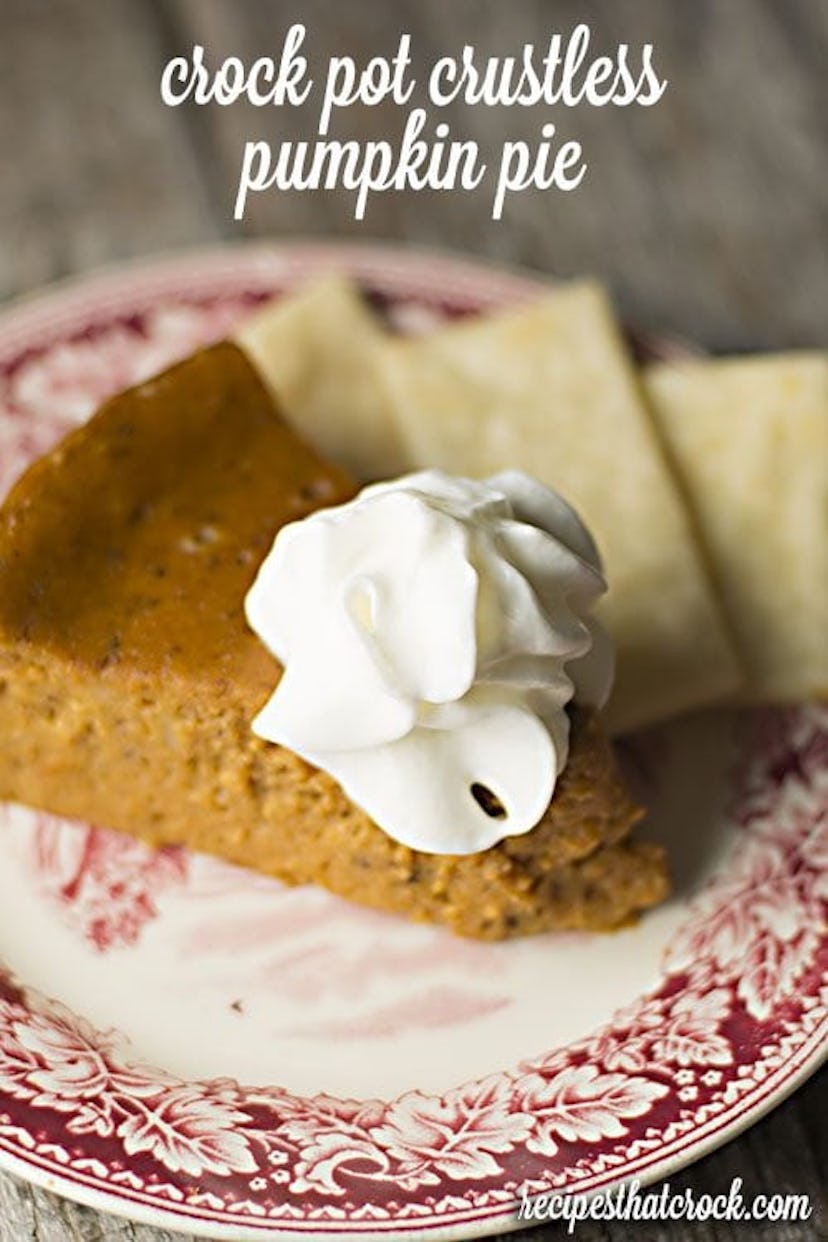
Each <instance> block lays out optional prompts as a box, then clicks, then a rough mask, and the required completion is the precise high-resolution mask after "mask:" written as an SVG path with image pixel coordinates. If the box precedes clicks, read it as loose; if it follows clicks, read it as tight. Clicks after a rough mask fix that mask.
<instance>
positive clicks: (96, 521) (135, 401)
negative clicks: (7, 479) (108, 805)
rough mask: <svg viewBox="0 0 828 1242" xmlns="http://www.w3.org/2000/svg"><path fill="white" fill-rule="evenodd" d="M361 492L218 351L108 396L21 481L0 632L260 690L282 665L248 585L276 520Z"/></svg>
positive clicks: (3, 561)
mask: <svg viewBox="0 0 828 1242" xmlns="http://www.w3.org/2000/svg"><path fill="white" fill-rule="evenodd" d="M353 491H354V486H353V484H352V482H351V480H350V479H349V477H348V476H347V475H346V474H345V473H344V472H343V471H341V470H339V469H337V468H335V467H333V466H330V465H328V464H327V463H325V462H323V461H322V460H321V459H320V458H319V457H318V456H317V455H316V453H315V452H314V451H313V450H312V449H311V448H310V447H308V446H307V445H305V444H303V443H302V441H301V440H299V439H298V437H297V436H296V435H295V434H294V433H293V431H291V430H290V428H289V427H288V426H287V424H286V423H284V422H283V421H282V420H281V419H280V418H279V416H278V414H277V413H276V411H275V408H274V404H273V401H272V398H271V396H270V395H269V393H268V391H267V390H266V389H265V387H264V385H263V384H262V382H261V381H260V379H259V377H258V375H257V374H256V372H255V371H254V369H253V367H252V366H251V365H250V363H249V362H248V361H247V359H246V358H245V356H244V355H243V354H242V353H241V351H240V350H238V349H237V348H236V347H235V346H233V345H230V344H221V345H216V346H214V347H213V348H211V349H207V350H205V351H203V352H202V353H199V354H196V355H194V356H193V357H191V358H189V359H187V361H185V362H182V363H181V364H180V365H178V366H176V367H173V368H172V369H171V370H169V371H167V372H165V373H164V374H163V375H161V376H158V377H157V378H156V379H153V380H151V381H150V382H148V383H146V384H143V385H141V386H140V387H137V388H133V389H131V390H130V391H128V392H125V393H122V394H120V395H119V396H117V397H114V398H113V399H112V400H110V401H108V402H107V403H106V404H105V405H104V406H103V407H102V408H101V409H100V410H99V412H98V413H97V414H96V415H95V416H94V417H93V418H92V419H91V420H90V422H88V423H87V424H86V425H85V426H83V427H81V428H79V429H78V430H77V431H75V432H73V433H72V434H71V435H69V436H68V437H67V438H66V439H65V440H64V441H63V442H62V443H61V444H60V445H59V446H58V447H57V448H56V449H55V450H54V451H53V452H52V453H50V454H48V455H47V456H46V457H44V458H43V459H41V460H40V461H39V462H37V463H36V464H35V465H34V466H33V467H32V468H31V469H30V470H29V471H28V472H27V473H26V474H25V475H24V476H23V478H22V479H21V480H20V481H19V482H18V484H17V485H16V487H15V488H14V489H13V490H12V493H11V495H10V496H9V498H8V500H7V501H6V504H5V505H4V506H3V509H2V510H0V638H2V639H3V640H4V641H6V642H9V641H11V642H14V643H18V644H19V643H22V644H24V645H26V644H28V643H31V644H34V645H36V647H37V648H38V649H39V650H40V651H46V652H52V653H55V654H56V655H59V656H62V657H68V658H70V659H71V660H72V661H73V662H78V663H80V664H81V665H83V666H88V667H89V669H90V671H92V670H94V671H95V672H96V673H101V672H104V671H106V672H107V673H108V674H109V675H112V674H115V675H117V673H116V670H118V669H119V670H120V671H121V672H122V673H128V672H130V671H137V670H140V672H141V674H142V675H144V674H146V675H148V676H150V677H156V678H157V677H158V676H159V675H160V676H162V677H163V676H165V675H167V676H171V677H177V676H179V675H181V676H183V677H185V678H187V679H188V680H191V679H193V678H195V679H196V680H197V681H203V680H206V682H208V683H209V684H210V685H211V686H213V687H214V688H219V689H229V688H230V687H231V686H238V687H243V688H245V689H246V694H247V695H251V696H252V698H255V699H257V700H258V699H261V697H262V694H263V693H264V692H265V691H266V690H267V689H272V687H273V683H274V672H275V667H274V662H273V661H272V660H271V658H270V657H269V656H268V654H267V653H266V652H265V650H264V648H263V647H262V646H261V644H260V642H259V640H258V639H257V638H256V637H255V636H254V635H253V634H252V633H251V632H250V631H249V630H248V628H247V626H246V623H245V620H244V614H243V602H244V597H245V594H246V592H247V590H248V588H249V586H250V584H251V582H252V580H253V578H254V576H255V573H256V570H257V568H258V566H259V564H260V562H261V561H262V560H263V558H264V556H265V555H266V553H267V551H268V550H269V548H270V545H271V543H272V541H273V537H274V535H275V532H276V531H277V530H278V528H279V527H280V526H282V525H283V524H284V523H286V522H288V521H291V520H293V519H295V518H299V517H302V516H304V515H305V514H307V513H309V512H310V511H311V510H313V509H316V508H319V507H320V506H321V505H327V504H334V503H338V502H339V501H341V500H345V499H347V498H349V497H350V496H351V495H352V494H353Z"/></svg>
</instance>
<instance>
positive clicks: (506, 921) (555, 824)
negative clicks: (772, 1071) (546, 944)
mask: <svg viewBox="0 0 828 1242" xmlns="http://www.w3.org/2000/svg"><path fill="white" fill-rule="evenodd" d="M352 491H353V485H352V483H351V480H350V478H349V477H348V476H347V475H346V474H345V473H344V472H343V471H341V470H340V469H339V468H335V467H333V466H330V465H327V464H325V463H324V462H323V461H322V460H321V459H320V458H319V457H318V456H317V455H316V453H315V452H314V451H313V450H312V449H310V448H308V447H306V446H305V444H304V443H303V442H302V441H301V440H300V439H299V438H298V437H297V436H296V435H295V434H294V433H293V432H292V431H291V429H290V428H289V427H288V426H287V424H286V423H285V422H283V421H282V420H281V419H280V418H279V417H278V415H277V414H276V412H275V409H274V405H273V402H272V399H271V397H270V395H269V393H268V392H267V390H266V389H265V387H264V385H263V384H262V382H261V381H260V379H259V378H258V376H257V375H256V373H255V371H254V369H253V368H252V366H251V365H250V363H249V362H248V361H247V360H246V359H245V357H244V356H243V354H242V353H241V352H240V351H239V350H238V349H237V348H235V347H234V346H232V345H229V344H225V345H219V346H215V347H213V348H212V349H210V350H207V351H205V352H204V353H202V354H199V355H196V356H194V357H193V358H191V359H189V360H188V361H186V362H184V363H182V364H180V365H179V366H177V367H175V368H173V369H172V370H171V371H168V372H167V373H165V374H164V375H162V376H160V377H158V378H156V379H154V380H152V381H151V382H149V383H147V384H145V385H143V386H141V387H139V388H136V389H133V390H131V391H129V392H126V393H124V394H122V395H120V396H118V397H116V398H114V399H113V400H112V401H110V402H108V403H107V404H106V405H105V406H104V407H103V408H102V409H101V410H100V412H99V413H98V414H97V415H96V416H95V417H94V418H93V419H92V420H91V421H90V422H89V423H88V424H87V425H86V426H84V427H83V428H80V429H78V430H77V431H75V432H73V433H72V434H71V435H70V436H69V437H68V438H67V439H66V440H65V441H64V442H63V443H62V444H61V445H60V446H59V447H58V448H57V449H56V450H55V451H53V452H52V453H50V454H49V455H48V456H47V457H45V458H44V459H42V460H41V461H40V462H38V463H37V464H36V465H35V466H33V467H32V468H31V469H30V470H29V471H28V473H27V474H26V475H24V477H23V478H22V479H21V480H20V481H19V482H18V484H17V485H16V487H15V488H14V489H13V491H12V493H11V495H10V496H9V498H8V499H7V501H6V503H5V505H4V506H3V508H2V510H0V736H2V738H3V745H2V749H1V750H0V798H4V799H11V800H16V801H20V802H24V803H29V804H31V805H33V806H37V807H43V808H45V809H47V810H49V811H52V812H55V813H58V814H64V815H69V816H75V817H78V818H82V819H86V820H92V821H94V822H96V823H100V824H105V825H108V826H110V827H113V828H117V829H121V830H124V831H127V832H131V833H134V834H136V835H137V836H140V837H142V838H144V839H146V840H147V841H149V842H152V843H167V842H176V843H182V844H184V845H187V846H189V847H192V848H193V849H197V850H205V851H208V852H212V853H215V854H217V855H219V856H221V857H222V858H225V859H227V860H229V861H230V862H233V863H238V864H241V865H244V866H248V867H252V868H255V869H257V870H260V871H263V872H266V873H268V874H272V875H275V876H278V877H279V878H281V879H282V880H285V881H287V882H288V883H305V882H315V883H320V884H323V885H325V886H327V887H328V888H329V889H331V890H333V891H334V892H336V893H339V894H342V895H344V896H346V897H350V898H353V899H354V900H356V901H359V902H362V903H365V904H368V905H371V906H375V907H378V908H381V909H386V910H391V911H395V912H399V913H402V914H406V915H408V916H410V917H412V918H417V919H426V920H429V921H434V922H438V923H443V924H446V925H448V926H449V927H451V928H452V929H454V930H455V931H457V932H460V933H462V934H465V935H470V936H478V937H484V938H491V939H495V938H500V937H504V936H512V935H520V934H524V933H527V932H534V931H540V930H544V929H549V928H564V927H580V928H605V927H613V926H616V925H618V924H619V923H622V922H624V921H625V920H627V919H629V918H630V917H632V916H633V915H634V914H635V913H636V912H637V911H639V910H641V909H643V908H645V907H647V906H649V905H651V904H653V903H654V902H656V901H658V900H660V899H661V898H662V897H663V896H664V895H665V892H666V889H667V880H666V877H665V865H664V858H663V855H662V851H661V849H660V848H659V847H658V846H655V845H647V844H633V843H629V842H628V841H627V840H626V839H625V838H626V837H627V834H628V832H629V829H630V827H631V826H632V824H633V823H634V822H635V821H636V820H637V819H638V817H639V812H638V809H637V808H636V807H635V805H634V804H633V803H632V802H631V801H630V799H629V798H628V797H627V795H626V793H625V792H624V789H623V787H622V785H621V784H620V782H619V779H618V776H617V773H616V769H615V764H614V760H613V756H612V753H611V750H610V748H609V746H608V744H607V742H606V741H605V739H604V738H603V736H602V734H601V732H600V730H599V729H598V727H597V725H596V723H595V722H594V720H592V719H590V718H588V717H587V718H578V719H576V720H575V723H574V728H573V737H572V746H571V753H570V759H569V762H568V764H567V767H566V769H565V770H564V773H563V774H562V776H561V778H560V780H559V782H558V786H557V789H556V792H555V796H554V798H553V799H552V802H551V804H550V806H549V809H548V811H547V812H546V814H545V815H544V817H543V819H542V820H541V822H540V823H539V824H538V825H537V826H536V827H535V828H534V829H533V830H532V831H530V832H528V833H526V834H525V835H524V836H520V837H513V838H506V839H505V840H503V841H501V842H500V844H499V845H497V846H494V847H493V848H491V849H489V850H486V851H484V852H482V853H479V854H472V855H468V856H464V857H453V856H440V855H430V854H423V853H419V852H417V851H415V850H412V849H409V848H407V847H405V846H402V845H399V844H398V843H397V842H395V841H393V840H392V839H391V838H390V837H389V836H388V835H387V834H386V833H385V832H383V831H382V830H381V829H380V828H379V827H378V826H377V825H376V824H374V823H373V822H372V821H371V820H370V819H369V818H368V816H367V815H365V814H364V812H362V811H361V810H360V809H359V808H358V807H357V806H355V805H354V804H353V803H351V802H350V801H349V800H348V799H347V798H346V796H345V795H344V793H343V792H342V790H341V789H340V787H339V786H338V785H337V784H336V782H335V781H334V780H333V779H332V778H331V777H330V776H328V775H327V774H326V773H324V772H322V771H319V770H316V769H314V768H313V767H311V766H310V765H309V764H307V763H306V762H304V761H303V760H301V759H299V758H298V757H297V756H296V755H294V754H293V753H291V752H290V751H288V750H285V749H282V748H281V747H279V746H276V745H272V744H270V743H267V742H265V741H262V740H261V739H260V738H258V737H256V736H255V734H254V733H253V731H252V729H251V721H252V720H253V718H254V716H255V715H256V713H257V712H258V711H259V710H260V709H261V708H262V706H263V704H264V703H265V701H266V700H267V699H268V697H269V696H270V694H271V692H272V690H273V687H274V684H275V683H276V681H277V680H278V677H279V671H280V670H279V668H278V666H277V665H276V663H275V661H274V660H273V658H272V656H271V655H270V654H269V653H268V651H267V650H266V648H265V647H264V646H263V645H262V644H261V643H260V642H259V640H258V639H257V638H256V637H255V636H254V634H253V633H252V632H251V631H250V630H249V629H248V627H247V625H246V623H245V620H244V615H243V604H244V599H245V595H246V593H247V591H248V589H249V587H250V584H251V582H252V581H253V578H254V576H255V573H256V570H257V567H258V565H259V563H260V562H261V560H262V559H263V557H264V556H265V554H266V553H267V551H268V549H269V548H270V545H271V543H272V540H273V537H274V534H275V532H276V530H277V529H278V528H279V527H280V526H281V525H282V524H283V523H285V522H288V521H290V520H292V519H295V518H298V517H301V516H303V515H305V514H307V513H308V512H309V511H311V510H312V509H314V508H316V507H319V506H323V505H329V504H333V503H336V502H339V501H342V500H344V499H346V498H347V497H349V496H350V495H351V494H352Z"/></svg>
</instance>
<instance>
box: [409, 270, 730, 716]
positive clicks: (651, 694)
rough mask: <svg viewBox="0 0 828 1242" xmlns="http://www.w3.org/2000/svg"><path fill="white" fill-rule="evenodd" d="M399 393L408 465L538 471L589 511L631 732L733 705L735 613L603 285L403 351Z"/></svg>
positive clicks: (619, 706)
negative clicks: (708, 563)
mask: <svg viewBox="0 0 828 1242" xmlns="http://www.w3.org/2000/svg"><path fill="white" fill-rule="evenodd" d="M384 358H385V372H386V380H387V383H388V388H389V395H390V399H391V401H392V404H393V408H394V413H395V416H396V417H397V420H398V424H399V429H400V434H401V435H402V437H403V440H404V443H405V448H406V455H407V464H408V468H414V467H422V466H434V467H438V468H441V469H444V470H448V471H452V472H455V473H459V474H469V475H471V476H473V477H481V476H484V475H487V474H490V473H492V472H494V471H497V470H502V469H505V468H516V469H523V470H526V471H527V472H529V473H530V474H532V475H534V476H535V477H536V478H538V479H540V480H541V481H542V482H544V483H547V484H549V485H550V486H551V487H553V488H556V489H557V490H559V491H560V492H561V493H562V494H563V495H564V496H566V497H567V499H568V500H569V501H570V502H571V503H572V504H573V505H574V506H575V508H576V509H577V510H578V511H579V512H580V513H581V515H582V517H583V518H584V520H585V521H586V524H587V526H589V527H590V529H591V530H592V532H593V533H594V535H595V537H596V540H597V543H598V546H599V548H600V549H601V552H602V555H603V558H604V564H605V566H606V571H607V578H608V581H609V584H610V588H609V594H608V596H607V598H606V600H605V601H603V602H602V604H601V605H600V606H599V608H598V610H597V612H598V616H599V617H601V619H602V620H603V621H604V623H605V625H606V627H607V629H608V630H609V632H610V634H611V635H612V638H613V640H614V642H615V645H616V650H617V653H618V673H617V681H616V687H615V690H614V691H613V696H612V698H611V699H610V702H609V705H608V708H607V713H606V719H607V724H608V727H610V728H611V729H613V730H615V731H621V730H624V729H629V728H633V727H636V726H638V725H644V724H647V723H651V722H653V721H655V720H657V719H659V718H662V717H666V716H670V715H672V714H674V713H676V712H679V711H681V710H684V709H687V708H692V707H694V706H697V705H700V704H704V703H708V702H710V701H711V700H715V699H716V698H719V697H722V696H725V695H728V694H729V693H731V692H732V691H733V690H734V689H735V688H736V687H737V686H738V685H739V682H740V670H739V668H738V665H737V661H736V657H735V655H734V652H733V649H732V646H731V642H730V639H729V636H728V634H727V632H726V628H725V624H724V621H723V617H722V613H721V610H720V607H719V604H718V602H717V600H716V598H715V595H714V592H713V590H712V588H711V583H710V581H709V578H708V574H707V571H706V568H705V566H704V564H703V561H702V557H701V555H700V553H699V550H698V548H697V546H696V544H695V542H694V540H693V537H692V533H691V529H690V523H689V520H688V517H687V514H686V511H685V507H684V505H683V504H682V501H681V498H680V496H679V493H678V490H677V488H676V485H675V482H674V479H673V477H672V474H671V472H670V469H669V467H668V465H667V462H666V460H665V457H664V454H663V452H662V449H661V447H660V445H659V443H658V439H657V435H656V432H655V429H654V427H653V425H652V420H651V416H650V413H649V411H648V409H647V407H646V403H645V401H644V400H643V397H642V394H641V391H640V388H639V385H638V382H637V379H636V376H635V374H634V371H633V367H632V364H631V361H630V359H629V357H628V355H627V350H626V348H625V345H624V343H623V341H622V339H621V336H620V333H619V331H618V328H617V326H616V324H615V321H614V318H613V315H612V310H611V308H610V305H609V303H608V301H607V298H606V296H605V294H604V293H603V291H602V290H601V288H600V287H599V286H597V285H594V284H591V283H589V282H585V283H580V284H574V285H569V286H566V287H564V288H561V289H560V290H556V291H553V292H550V293H548V294H546V295H545V296H543V297H541V298H539V299H537V300H536V301H534V302H532V303H531V304H530V305H528V306H526V307H525V308H521V309H518V310H515V311H510V312H508V313H504V314H500V315H494V316H489V317H486V318H483V319H479V320H472V321H469V322H463V323H460V324H458V325H456V326H451V327H448V328H446V329H443V330H441V331H439V332H435V333H433V334H431V335H429V336H425V337H421V338H418V339H416V340H399V341H396V342H389V343H388V344H387V345H386V347H385V351H384Z"/></svg>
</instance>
